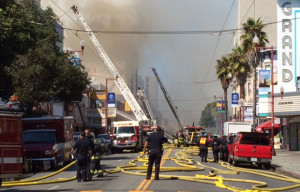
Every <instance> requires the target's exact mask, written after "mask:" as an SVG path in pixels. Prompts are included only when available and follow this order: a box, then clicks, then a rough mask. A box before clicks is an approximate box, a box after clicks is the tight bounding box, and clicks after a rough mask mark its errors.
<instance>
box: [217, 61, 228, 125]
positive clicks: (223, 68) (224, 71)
mask: <svg viewBox="0 0 300 192" xmlns="http://www.w3.org/2000/svg"><path fill="white" fill-rule="evenodd" d="M217 63H218V64H217V66H216V69H217V77H218V79H220V81H221V85H222V88H223V91H224V102H225V121H227V111H228V107H227V89H228V87H229V83H230V79H229V78H228V76H229V74H230V68H229V59H228V57H226V56H222V57H221V59H220V60H217ZM222 102H223V101H222Z"/></svg>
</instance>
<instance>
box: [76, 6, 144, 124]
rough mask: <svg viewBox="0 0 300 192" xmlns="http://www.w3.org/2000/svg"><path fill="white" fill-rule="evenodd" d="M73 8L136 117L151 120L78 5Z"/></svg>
mask: <svg viewBox="0 0 300 192" xmlns="http://www.w3.org/2000/svg"><path fill="white" fill-rule="evenodd" d="M71 9H72V10H73V11H74V13H75V14H76V16H77V18H78V20H79V21H80V22H81V24H82V26H83V28H84V30H85V31H86V32H87V33H88V36H89V38H90V40H91V41H92V43H93V44H94V46H95V48H96V50H97V52H98V54H99V56H100V57H101V59H102V61H103V63H104V64H105V65H106V67H107V68H108V70H109V72H110V74H111V76H112V77H113V79H114V81H115V84H116V85H117V87H118V88H119V90H120V92H121V93H122V95H123V96H124V98H125V100H126V101H127V102H128V104H129V106H130V107H131V109H132V111H133V113H134V115H135V117H136V119H137V120H138V121H149V119H148V118H147V116H146V114H145V113H144V111H143V110H142V108H141V107H140V105H139V103H138V102H137V100H136V99H135V97H134V96H133V94H132V93H131V91H130V89H129V88H128V86H127V84H126V83H125V81H124V80H123V78H122V77H121V75H120V73H119V72H118V70H117V68H116V67H115V65H114V64H113V62H112V61H111V60H110V58H109V57H108V55H107V54H106V52H105V51H104V49H103V48H102V46H101V44H100V43H99V41H98V39H97V38H96V36H95V35H94V33H93V31H92V30H91V29H90V27H89V26H88V24H87V22H86V21H85V20H84V18H83V16H82V15H81V13H80V12H79V11H78V9H77V7H76V6H75V5H73V6H72V7H71Z"/></svg>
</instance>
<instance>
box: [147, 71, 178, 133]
mask: <svg viewBox="0 0 300 192" xmlns="http://www.w3.org/2000/svg"><path fill="white" fill-rule="evenodd" d="M152 71H153V73H154V75H155V77H156V80H157V82H158V84H159V86H160V88H161V91H162V92H163V94H164V96H165V98H166V100H167V102H168V104H169V106H170V108H171V110H172V113H173V114H174V116H175V119H176V120H177V122H178V124H179V127H180V128H181V130H183V126H182V124H181V121H180V118H179V114H178V113H177V110H176V107H175V106H174V104H173V102H172V100H171V98H170V96H169V95H168V93H167V90H166V89H165V87H164V86H163V84H162V82H161V81H160V78H159V76H158V74H157V72H156V70H155V68H152Z"/></svg>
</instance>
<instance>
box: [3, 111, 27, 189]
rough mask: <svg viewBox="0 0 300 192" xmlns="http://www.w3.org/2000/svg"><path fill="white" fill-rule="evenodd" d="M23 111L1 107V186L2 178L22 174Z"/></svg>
mask: <svg viewBox="0 0 300 192" xmlns="http://www.w3.org/2000/svg"><path fill="white" fill-rule="evenodd" d="M22 131H23V130H22V112H20V111H18V110H16V109H14V108H8V107H1V108H0V154H1V155H0V186H1V184H2V179H5V178H14V177H20V176H22V170H23V162H24V160H23V139H22Z"/></svg>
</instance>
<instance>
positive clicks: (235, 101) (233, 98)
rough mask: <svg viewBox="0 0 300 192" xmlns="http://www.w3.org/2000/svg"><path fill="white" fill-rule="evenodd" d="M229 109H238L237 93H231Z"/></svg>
mask: <svg viewBox="0 0 300 192" xmlns="http://www.w3.org/2000/svg"><path fill="white" fill-rule="evenodd" d="M231 99H232V101H231V107H238V106H239V94H238V93H232V97H231Z"/></svg>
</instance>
